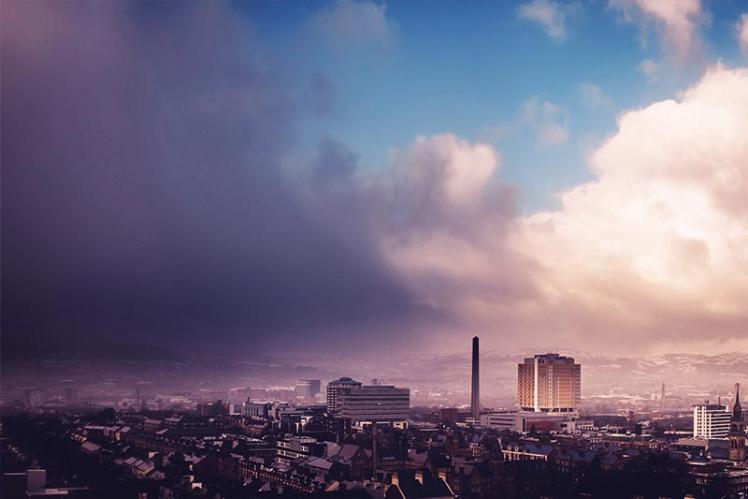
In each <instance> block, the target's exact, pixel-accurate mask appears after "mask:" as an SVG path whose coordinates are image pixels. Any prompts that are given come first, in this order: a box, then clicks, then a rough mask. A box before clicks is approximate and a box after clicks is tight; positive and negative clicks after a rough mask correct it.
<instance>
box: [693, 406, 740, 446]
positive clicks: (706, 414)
mask: <svg viewBox="0 0 748 499" xmlns="http://www.w3.org/2000/svg"><path fill="white" fill-rule="evenodd" d="M731 417H732V414H731V413H730V411H729V410H728V409H727V406H726V405H721V404H709V403H706V404H699V405H695V406H693V436H694V438H727V435H728V433H729V432H730V418H731Z"/></svg>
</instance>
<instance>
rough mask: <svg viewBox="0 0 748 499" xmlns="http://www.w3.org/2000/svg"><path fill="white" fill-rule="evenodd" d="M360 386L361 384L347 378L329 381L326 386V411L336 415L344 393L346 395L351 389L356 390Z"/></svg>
mask: <svg viewBox="0 0 748 499" xmlns="http://www.w3.org/2000/svg"><path fill="white" fill-rule="evenodd" d="M360 386H361V383H360V382H359V381H356V380H353V379H351V378H347V377H343V378H340V379H336V380H335V381H330V382H329V383H328V384H327V411H328V412H330V413H337V412H338V410H340V397H341V396H342V395H343V394H344V393H348V392H349V391H350V390H351V388H358V387H360Z"/></svg>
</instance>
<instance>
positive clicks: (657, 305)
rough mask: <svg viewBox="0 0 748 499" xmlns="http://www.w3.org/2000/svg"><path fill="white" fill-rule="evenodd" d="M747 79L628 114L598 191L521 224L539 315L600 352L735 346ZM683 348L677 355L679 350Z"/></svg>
mask: <svg viewBox="0 0 748 499" xmlns="http://www.w3.org/2000/svg"><path fill="white" fill-rule="evenodd" d="M745 130H748V71H746V70H729V69H725V68H722V67H717V68H715V69H713V70H712V71H710V72H709V73H708V74H707V75H705V76H704V78H703V79H702V80H701V81H700V82H699V83H698V84H696V85H695V86H694V87H693V88H691V89H689V90H688V91H687V92H685V93H684V94H683V95H682V96H681V97H680V99H679V100H677V101H676V100H666V101H662V102H657V103H655V104H652V105H651V106H649V107H647V108H644V109H641V110H636V111H631V112H628V113H626V114H624V115H623V116H621V118H620V120H619V130H618V132H617V133H615V134H614V135H613V136H612V137H610V138H609V139H608V140H607V141H606V142H605V143H604V144H603V145H602V146H601V147H600V148H599V149H598V150H597V151H596V152H595V153H594V154H593V156H592V160H591V163H592V164H591V166H592V169H593V172H594V173H595V174H596V175H597V179H596V180H595V181H592V182H589V183H586V184H582V185H579V186H576V187H574V188H573V189H570V190H569V191H567V192H564V193H563V194H562V196H561V198H560V199H561V204H562V206H561V209H560V210H558V211H551V212H544V213H538V214H535V215H533V216H530V217H526V218H524V219H523V220H522V222H521V224H520V226H521V229H520V230H518V231H517V232H516V233H515V234H514V240H513V243H512V244H513V245H514V246H515V247H516V248H518V249H520V250H522V251H523V252H524V253H525V254H526V256H527V257H528V258H533V259H535V260H536V261H537V262H538V263H539V264H540V265H541V266H543V267H544V270H543V272H541V273H539V276H540V277H539V279H538V281H537V282H538V286H539V287H540V288H541V289H542V290H543V295H544V301H545V303H544V305H543V309H544V310H545V311H546V312H548V311H549V310H552V311H553V312H551V313H549V315H550V316H554V317H557V318H558V320H560V321H562V322H563V327H565V328H567V329H568V330H569V331H573V332H575V333H576V334H582V335H583V336H584V337H587V338H588V340H589V342H590V345H593V344H595V343H597V346H599V347H600V348H603V347H604V345H605V343H606V342H608V343H609V342H610V341H611V340H612V338H614V337H618V338H619V339H620V341H621V342H625V341H630V342H632V344H631V345H630V346H631V347H632V348H635V344H636V342H642V343H643V344H645V345H647V346H651V345H652V344H653V343H656V342H663V343H668V342H669V343H670V344H671V345H673V344H674V343H675V342H679V341H703V340H704V338H705V337H706V336H709V338H711V339H713V340H714V341H720V340H727V339H730V338H736V337H738V336H739V335H742V334H744V333H745V327H746V326H748V302H747V301H746V299H745V297H746V296H748V273H746V272H745V268H746V265H748V138H746V134H745ZM680 347H681V348H682V347H683V345H682V344H681V345H680Z"/></svg>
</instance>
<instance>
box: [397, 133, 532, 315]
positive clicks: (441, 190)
mask: <svg viewBox="0 0 748 499" xmlns="http://www.w3.org/2000/svg"><path fill="white" fill-rule="evenodd" d="M393 162H394V173H393V176H392V179H393V181H392V183H391V186H390V189H389V191H390V192H389V196H390V199H389V202H388V203H387V205H388V206H389V208H390V210H391V212H390V213H394V217H392V218H394V219H395V220H396V223H395V225H394V227H393V226H390V227H389V228H388V230H386V231H384V233H383V237H382V241H383V242H382V246H383V250H384V254H385V255H386V256H387V258H388V260H389V261H390V263H391V264H392V265H393V267H394V268H395V269H396V270H397V271H398V272H399V273H400V275H402V276H404V277H405V278H406V281H407V282H408V283H409V285H410V286H411V288H412V291H413V292H414V293H415V294H416V295H417V296H419V297H420V299H421V300H422V301H423V303H426V304H428V305H429V306H432V307H435V308H438V309H443V310H446V311H448V312H449V314H448V315H450V316H454V317H457V320H458V321H465V323H470V322H471V321H473V320H474V313H475V309H476V308H477V309H481V308H485V309H487V310H488V309H490V307H489V305H490V304H494V303H495V302H496V301H497V300H498V301H501V302H514V301H515V300H518V299H520V297H522V296H525V295H527V294H530V293H531V290H530V287H529V285H528V284H529V279H528V278H527V277H526V276H524V273H525V266H523V265H521V264H512V263H511V262H514V261H515V260H516V257H515V256H513V255H510V254H509V252H508V251H507V249H506V246H505V244H504V240H505V234H506V231H507V227H508V224H509V223H510V222H511V220H512V219H513V218H514V212H513V205H514V199H513V193H512V190H511V189H509V188H508V187H506V186H505V185H503V184H501V183H500V182H498V181H497V179H496V174H497V172H498V169H499V167H500V164H501V156H500V155H499V153H498V152H497V151H496V150H495V149H494V148H493V147H492V146H490V145H488V144H481V143H470V142H467V141H465V140H463V139H460V138H458V137H456V136H454V135H451V134H444V135H435V136H430V137H419V138H418V139H417V140H416V141H415V143H414V144H412V145H411V146H410V147H409V148H407V149H405V150H403V151H397V152H395V153H394V154H393Z"/></svg>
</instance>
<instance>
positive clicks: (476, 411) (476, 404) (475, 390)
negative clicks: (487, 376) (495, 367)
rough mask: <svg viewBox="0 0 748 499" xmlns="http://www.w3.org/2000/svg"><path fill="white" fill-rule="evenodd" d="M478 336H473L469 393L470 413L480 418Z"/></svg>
mask: <svg viewBox="0 0 748 499" xmlns="http://www.w3.org/2000/svg"><path fill="white" fill-rule="evenodd" d="M478 363H479V353H478V337H477V336H475V337H474V338H473V373H472V386H471V393H470V413H471V414H472V416H473V417H474V418H475V419H478V418H480V372H479V365H478Z"/></svg>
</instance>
